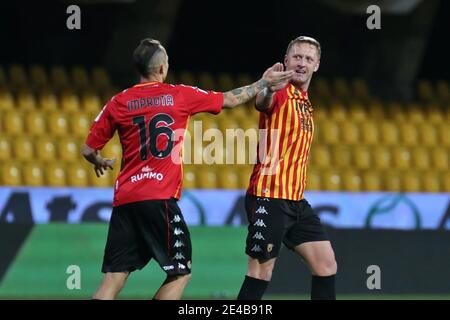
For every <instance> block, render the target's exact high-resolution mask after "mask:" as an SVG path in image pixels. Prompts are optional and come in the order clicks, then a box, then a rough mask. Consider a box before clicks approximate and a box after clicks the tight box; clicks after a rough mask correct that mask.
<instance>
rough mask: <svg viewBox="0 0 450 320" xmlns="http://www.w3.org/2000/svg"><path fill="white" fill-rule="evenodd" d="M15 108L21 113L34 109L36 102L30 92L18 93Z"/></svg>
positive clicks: (22, 91)
mask: <svg viewBox="0 0 450 320" xmlns="http://www.w3.org/2000/svg"><path fill="white" fill-rule="evenodd" d="M17 107H18V109H19V110H21V111H29V110H33V109H35V108H36V101H35V99H34V96H33V94H32V93H31V91H29V90H21V91H19V93H18V95H17Z"/></svg>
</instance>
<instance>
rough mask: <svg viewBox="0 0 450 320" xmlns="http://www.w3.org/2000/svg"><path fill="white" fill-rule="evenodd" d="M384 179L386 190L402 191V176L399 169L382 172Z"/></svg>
mask: <svg viewBox="0 0 450 320" xmlns="http://www.w3.org/2000/svg"><path fill="white" fill-rule="evenodd" d="M382 177H383V180H384V183H383V184H384V191H390V192H399V191H401V176H400V174H399V172H397V171H387V172H383V173H382Z"/></svg>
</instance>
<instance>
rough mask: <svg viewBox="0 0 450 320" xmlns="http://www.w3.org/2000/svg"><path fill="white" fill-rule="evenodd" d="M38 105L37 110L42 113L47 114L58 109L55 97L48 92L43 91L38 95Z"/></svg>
mask: <svg viewBox="0 0 450 320" xmlns="http://www.w3.org/2000/svg"><path fill="white" fill-rule="evenodd" d="M38 104H39V109H41V110H42V111H47V112H49V111H54V110H57V109H58V99H57V97H56V95H55V94H54V93H53V92H51V91H49V90H44V91H42V92H41V93H40V94H39V99H38Z"/></svg>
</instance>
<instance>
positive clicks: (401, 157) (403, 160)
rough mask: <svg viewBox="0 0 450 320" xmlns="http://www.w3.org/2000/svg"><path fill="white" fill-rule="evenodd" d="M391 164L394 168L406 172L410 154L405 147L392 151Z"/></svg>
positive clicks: (408, 166)
mask: <svg viewBox="0 0 450 320" xmlns="http://www.w3.org/2000/svg"><path fill="white" fill-rule="evenodd" d="M392 160H393V161H392V163H393V165H394V168H396V169H400V170H406V169H409V168H410V165H411V152H410V151H409V149H408V148H407V147H403V146H396V147H394V148H393V149H392Z"/></svg>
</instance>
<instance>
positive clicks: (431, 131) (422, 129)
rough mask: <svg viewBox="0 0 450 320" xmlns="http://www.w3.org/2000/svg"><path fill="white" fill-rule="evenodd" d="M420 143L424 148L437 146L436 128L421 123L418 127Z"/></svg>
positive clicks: (429, 124)
mask: <svg viewBox="0 0 450 320" xmlns="http://www.w3.org/2000/svg"><path fill="white" fill-rule="evenodd" d="M419 137H420V142H421V144H422V145H424V146H435V145H438V132H437V130H436V126H434V125H433V124H431V123H422V124H420V125H419Z"/></svg>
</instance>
